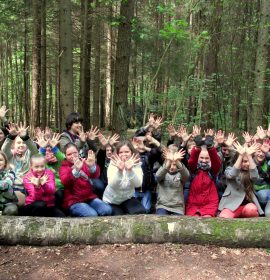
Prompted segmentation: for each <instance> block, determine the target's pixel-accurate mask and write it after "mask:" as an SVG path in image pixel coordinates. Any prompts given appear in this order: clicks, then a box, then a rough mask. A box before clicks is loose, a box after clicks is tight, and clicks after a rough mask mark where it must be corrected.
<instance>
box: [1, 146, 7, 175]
mask: <svg viewBox="0 0 270 280" xmlns="http://www.w3.org/2000/svg"><path fill="white" fill-rule="evenodd" d="M0 155H2V157H3V158H4V160H5V165H4V170H8V169H9V163H8V158H7V156H6V154H5V153H4V152H3V151H1V150H0Z"/></svg>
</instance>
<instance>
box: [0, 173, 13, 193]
mask: <svg viewBox="0 0 270 280" xmlns="http://www.w3.org/2000/svg"><path fill="white" fill-rule="evenodd" d="M14 178H15V174H14V173H13V172H12V173H11V172H8V173H7V174H6V176H5V177H4V178H3V179H2V180H1V181H0V191H5V190H8V189H10V188H11V187H12V186H13V182H14Z"/></svg>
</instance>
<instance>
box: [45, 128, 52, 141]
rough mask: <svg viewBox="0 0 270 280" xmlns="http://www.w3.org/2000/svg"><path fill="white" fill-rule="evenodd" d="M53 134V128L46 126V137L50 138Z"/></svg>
mask: <svg viewBox="0 0 270 280" xmlns="http://www.w3.org/2000/svg"><path fill="white" fill-rule="evenodd" d="M51 135H52V130H51V128H49V127H48V126H46V127H45V131H44V137H45V139H50V138H51Z"/></svg>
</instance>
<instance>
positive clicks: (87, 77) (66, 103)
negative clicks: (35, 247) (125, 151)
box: [0, 0, 270, 135]
mask: <svg viewBox="0 0 270 280" xmlns="http://www.w3.org/2000/svg"><path fill="white" fill-rule="evenodd" d="M269 16H270V1H268V0H207V1H206V0H81V1H79V0H57V1H55V0H47V1H46V0H16V1H6V0H0V30H1V32H0V73H1V74H0V105H3V104H4V105H6V106H7V108H8V109H9V112H8V119H9V120H12V121H14V122H18V121H24V122H26V123H28V124H30V125H31V127H32V128H34V127H37V126H39V127H45V126H49V127H52V128H54V129H55V130H59V131H60V130H62V129H63V128H64V126H65V117H66V116H67V115H68V113H70V112H73V111H77V112H79V113H80V114H81V115H82V117H83V119H84V127H85V128H86V129H89V127H90V126H91V125H94V126H98V127H101V128H104V129H108V130H113V131H116V132H117V133H119V134H122V135H124V134H125V133H126V130H127V128H136V127H139V126H141V125H142V124H144V123H145V122H146V121H147V119H148V115H149V113H151V112H154V114H155V115H157V116H162V117H163V118H164V120H165V124H166V122H167V124H169V123H172V124H184V125H187V126H189V127H191V126H192V125H194V124H197V125H199V126H202V127H208V128H214V129H223V130H228V129H230V131H235V132H236V131H251V130H254V129H255V128H256V127H257V126H258V125H262V126H266V125H267V124H268V121H269V119H270V110H269V109H270V94H269V91H270V59H269V51H270V46H269V27H270V20H269Z"/></svg>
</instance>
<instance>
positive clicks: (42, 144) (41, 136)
mask: <svg viewBox="0 0 270 280" xmlns="http://www.w3.org/2000/svg"><path fill="white" fill-rule="evenodd" d="M36 139H37V140H36V143H37V144H38V145H39V147H41V148H46V147H47V146H48V144H49V140H45V137H44V134H43V133H40V134H39V135H38V136H37V137H36Z"/></svg>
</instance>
